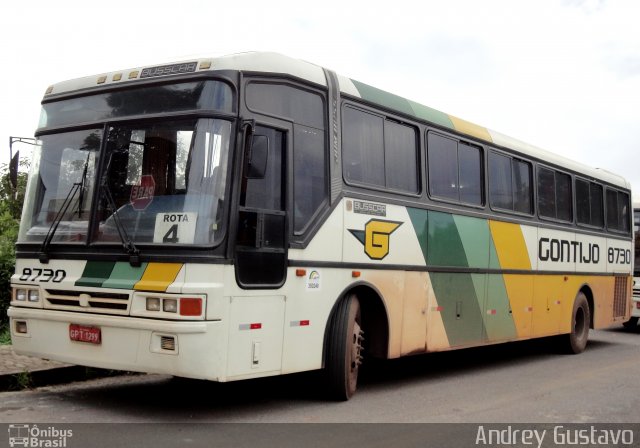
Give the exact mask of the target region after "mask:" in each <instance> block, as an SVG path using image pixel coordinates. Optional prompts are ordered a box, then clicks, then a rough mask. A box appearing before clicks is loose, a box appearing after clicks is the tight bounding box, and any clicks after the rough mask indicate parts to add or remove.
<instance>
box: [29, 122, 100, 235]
mask: <svg viewBox="0 0 640 448" xmlns="http://www.w3.org/2000/svg"><path fill="white" fill-rule="evenodd" d="M101 138H102V129H89V130H85V131H77V132H67V133H64V134H55V135H45V136H42V137H40V142H41V145H40V146H37V147H36V149H35V151H34V153H33V162H32V165H31V173H30V174H29V182H28V184H27V192H26V197H25V205H24V207H23V212H22V223H21V226H20V236H19V241H23V242H40V241H42V240H44V237H45V235H46V234H47V232H48V231H49V228H50V227H51V224H52V223H53V221H54V220H55V218H56V215H57V214H58V212H59V211H61V210H62V209H63V204H64V203H65V200H70V201H71V202H70V204H69V207H67V209H66V213H65V214H64V215H63V216H62V217H61V221H60V226H59V227H58V229H57V231H56V233H55V234H54V235H53V239H52V242H83V241H86V238H87V231H88V227H89V215H90V210H91V203H92V196H93V190H94V184H95V167H96V155H97V154H98V151H99V150H100V144H101ZM76 184H77V185H78V186H79V187H80V189H79V190H78V191H75V189H74V185H76Z"/></svg>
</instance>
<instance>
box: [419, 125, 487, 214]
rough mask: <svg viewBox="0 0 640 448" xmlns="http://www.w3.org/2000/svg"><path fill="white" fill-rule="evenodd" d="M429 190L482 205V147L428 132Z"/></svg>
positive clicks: (449, 197)
mask: <svg viewBox="0 0 640 448" xmlns="http://www.w3.org/2000/svg"><path fill="white" fill-rule="evenodd" d="M427 154H428V155H427V158H428V169H429V194H430V195H431V196H432V197H435V198H440V199H447V200H451V201H455V202H460V203H463V204H471V205H482V151H481V149H480V148H478V147H476V146H472V145H469V144H467V143H464V142H458V141H457V140H454V139H452V138H449V137H444V136H442V135H440V134H436V133H433V132H429V134H428V135H427Z"/></svg>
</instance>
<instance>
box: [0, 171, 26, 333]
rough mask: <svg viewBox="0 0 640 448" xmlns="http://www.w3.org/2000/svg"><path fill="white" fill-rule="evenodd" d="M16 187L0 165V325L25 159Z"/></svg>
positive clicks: (8, 292)
mask: <svg viewBox="0 0 640 448" xmlns="http://www.w3.org/2000/svg"><path fill="white" fill-rule="evenodd" d="M20 168H21V172H19V173H18V186H17V188H16V189H14V188H13V186H12V185H11V181H10V179H9V167H8V166H7V165H6V164H4V165H2V167H0V327H2V326H4V325H5V324H6V323H7V322H8V318H7V308H8V306H9V302H10V301H11V276H12V275H13V271H14V269H15V263H16V250H15V245H16V240H17V239H18V227H19V224H20V215H21V214H22V204H23V202H24V192H25V188H26V185H27V173H26V170H27V168H28V162H27V161H24V160H23V161H21V162H20Z"/></svg>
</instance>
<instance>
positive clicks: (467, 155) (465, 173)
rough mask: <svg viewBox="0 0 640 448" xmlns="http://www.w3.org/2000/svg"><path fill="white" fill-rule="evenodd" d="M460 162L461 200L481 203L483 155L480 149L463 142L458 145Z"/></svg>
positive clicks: (468, 202) (469, 202)
mask: <svg viewBox="0 0 640 448" xmlns="http://www.w3.org/2000/svg"><path fill="white" fill-rule="evenodd" d="M458 163H459V165H460V175H459V179H460V180H459V183H460V202H464V203H467V204H481V203H482V184H481V183H482V157H481V154H480V150H479V149H478V148H476V147H474V146H469V145H465V144H462V143H461V144H460V145H459V146H458Z"/></svg>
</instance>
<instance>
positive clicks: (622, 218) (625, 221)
mask: <svg viewBox="0 0 640 448" xmlns="http://www.w3.org/2000/svg"><path fill="white" fill-rule="evenodd" d="M607 228H608V229H609V230H615V231H618V232H629V195H628V194H627V193H623V192H622V191H617V190H613V189H611V188H607Z"/></svg>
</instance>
